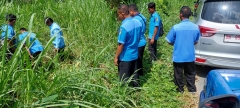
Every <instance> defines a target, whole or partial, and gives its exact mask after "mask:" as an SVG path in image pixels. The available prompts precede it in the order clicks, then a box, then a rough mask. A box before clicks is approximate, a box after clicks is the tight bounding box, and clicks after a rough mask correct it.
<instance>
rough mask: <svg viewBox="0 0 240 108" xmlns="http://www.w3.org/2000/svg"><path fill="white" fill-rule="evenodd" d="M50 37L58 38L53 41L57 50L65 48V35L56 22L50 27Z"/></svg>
mask: <svg viewBox="0 0 240 108" xmlns="http://www.w3.org/2000/svg"><path fill="white" fill-rule="evenodd" d="M50 36H51V38H52V37H54V36H56V38H55V39H54V41H53V45H54V47H55V48H58V49H61V48H64V47H65V43H64V38H63V33H62V30H61V28H60V27H59V25H58V24H57V23H55V22H53V23H52V25H51V26H50Z"/></svg>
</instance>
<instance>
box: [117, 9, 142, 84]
mask: <svg viewBox="0 0 240 108" xmlns="http://www.w3.org/2000/svg"><path fill="white" fill-rule="evenodd" d="M117 14H118V19H119V20H121V21H122V24H121V26H120V28H119V33H118V46H117V51H116V54H115V58H114V63H115V65H116V66H118V72H119V77H120V80H121V81H124V82H126V81H127V80H129V78H130V77H131V76H132V78H133V79H132V80H133V81H131V83H130V86H134V87H137V86H139V84H138V80H139V76H138V72H137V69H138V64H137V59H138V43H139V40H140V34H141V30H142V25H141V23H140V22H139V21H138V20H135V19H133V18H132V17H131V16H130V14H129V8H128V6H127V5H124V4H123V5H120V6H119V7H118V10H117Z"/></svg>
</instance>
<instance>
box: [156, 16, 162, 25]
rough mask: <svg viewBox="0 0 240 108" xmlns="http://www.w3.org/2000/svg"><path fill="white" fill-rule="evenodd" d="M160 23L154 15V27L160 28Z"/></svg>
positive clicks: (158, 18) (159, 19)
mask: <svg viewBox="0 0 240 108" xmlns="http://www.w3.org/2000/svg"><path fill="white" fill-rule="evenodd" d="M160 22H161V18H160V17H159V16H158V15H154V25H155V26H161V25H160Z"/></svg>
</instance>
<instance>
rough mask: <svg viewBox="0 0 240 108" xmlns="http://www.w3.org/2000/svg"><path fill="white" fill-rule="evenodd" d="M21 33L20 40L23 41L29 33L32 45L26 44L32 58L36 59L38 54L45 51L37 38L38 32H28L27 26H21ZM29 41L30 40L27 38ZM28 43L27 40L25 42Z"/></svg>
mask: <svg viewBox="0 0 240 108" xmlns="http://www.w3.org/2000/svg"><path fill="white" fill-rule="evenodd" d="M20 32H21V34H20V35H19V36H18V39H19V41H23V40H24V39H25V38H26V37H27V36H28V35H29V40H30V42H29V43H30V46H26V44H25V45H24V46H25V48H26V50H27V52H28V54H29V56H30V58H31V59H36V58H37V57H38V55H39V54H40V53H41V52H42V51H43V46H42V44H41V43H40V41H39V40H38V39H37V38H36V34H34V33H29V32H27V29H26V28H20ZM26 41H28V40H26ZM25 43H26V42H25Z"/></svg>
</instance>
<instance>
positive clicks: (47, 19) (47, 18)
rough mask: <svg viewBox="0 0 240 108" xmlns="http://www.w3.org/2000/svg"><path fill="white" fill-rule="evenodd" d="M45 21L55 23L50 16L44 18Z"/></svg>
mask: <svg viewBox="0 0 240 108" xmlns="http://www.w3.org/2000/svg"><path fill="white" fill-rule="evenodd" d="M44 22H45V23H53V19H52V18H50V17H46V18H44Z"/></svg>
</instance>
